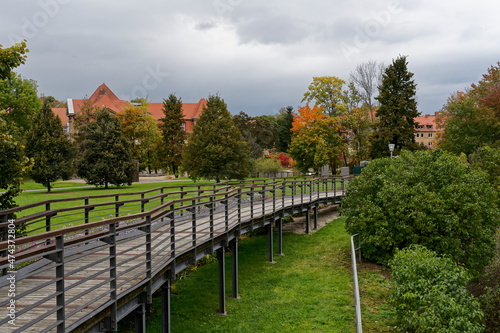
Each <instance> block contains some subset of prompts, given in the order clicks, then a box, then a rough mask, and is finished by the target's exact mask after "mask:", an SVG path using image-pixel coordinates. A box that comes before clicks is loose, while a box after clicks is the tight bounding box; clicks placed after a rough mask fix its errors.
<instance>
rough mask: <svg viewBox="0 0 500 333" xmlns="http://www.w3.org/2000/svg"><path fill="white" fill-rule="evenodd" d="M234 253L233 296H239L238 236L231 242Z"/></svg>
mask: <svg viewBox="0 0 500 333" xmlns="http://www.w3.org/2000/svg"><path fill="white" fill-rule="evenodd" d="M229 245H230V247H231V253H232V258H231V260H232V269H231V273H232V278H233V295H232V297H233V298H239V297H238V238H235V239H234V240H232V241H231V242H230V243H229Z"/></svg>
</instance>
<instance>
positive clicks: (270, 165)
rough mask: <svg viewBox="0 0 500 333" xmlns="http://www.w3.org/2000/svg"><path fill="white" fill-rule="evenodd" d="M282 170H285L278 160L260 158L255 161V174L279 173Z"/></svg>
mask: <svg viewBox="0 0 500 333" xmlns="http://www.w3.org/2000/svg"><path fill="white" fill-rule="evenodd" d="M281 170H283V168H282V167H281V163H280V161H278V160H274V159H271V158H259V159H257V160H256V161H255V165H254V171H255V172H279V171H281Z"/></svg>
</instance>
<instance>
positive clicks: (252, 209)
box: [239, 184, 255, 231]
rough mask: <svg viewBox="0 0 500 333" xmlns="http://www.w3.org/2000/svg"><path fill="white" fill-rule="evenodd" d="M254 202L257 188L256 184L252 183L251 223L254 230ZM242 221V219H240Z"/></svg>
mask: <svg viewBox="0 0 500 333" xmlns="http://www.w3.org/2000/svg"><path fill="white" fill-rule="evenodd" d="M254 202H255V188H254V184H252V189H251V190H250V223H251V226H252V231H253V211H254V208H253V207H254ZM239 222H240V223H241V221H239Z"/></svg>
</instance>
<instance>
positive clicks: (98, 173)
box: [77, 108, 135, 188]
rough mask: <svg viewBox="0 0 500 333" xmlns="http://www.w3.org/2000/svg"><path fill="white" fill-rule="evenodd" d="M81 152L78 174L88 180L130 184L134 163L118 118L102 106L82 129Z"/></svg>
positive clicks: (95, 183) (95, 182) (105, 184)
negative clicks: (93, 118) (92, 119)
mask: <svg viewBox="0 0 500 333" xmlns="http://www.w3.org/2000/svg"><path fill="white" fill-rule="evenodd" d="M81 135H82V136H81V137H82V139H83V141H82V143H81V148H80V149H81V156H80V157H79V159H78V162H77V168H78V173H77V174H78V176H79V177H81V178H84V179H86V181H87V183H88V184H92V185H96V186H98V185H104V186H105V188H108V184H114V185H118V186H120V185H123V184H128V185H130V184H132V181H133V179H134V173H135V165H134V162H133V161H132V157H131V154H130V150H129V148H128V144H127V140H126V139H125V137H123V130H122V127H121V123H120V120H118V118H117V117H116V116H115V115H113V114H112V113H111V111H110V110H108V109H106V108H103V109H100V110H99V111H97V113H96V114H95V120H94V121H91V122H89V123H88V124H87V125H86V126H85V128H84V130H83V132H82V133H81Z"/></svg>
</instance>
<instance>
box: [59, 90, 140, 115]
mask: <svg viewBox="0 0 500 333" xmlns="http://www.w3.org/2000/svg"><path fill="white" fill-rule="evenodd" d="M89 101H90V103H92V105H93V106H97V107H106V108H108V109H111V110H112V111H114V112H116V113H118V112H120V111H123V110H124V109H125V108H126V107H127V106H130V102H128V101H122V100H120V99H119V98H118V97H117V96H116V95H115V94H114V93H113V92H112V91H111V89H109V88H108V86H107V85H106V84H104V83H103V84H101V85H100V86H99V87H98V88H97V89H96V90H95V91H94V93H93V94H92V95H91V96H90V98H89ZM84 102H85V100H84V99H68V114H70V115H72V114H79V113H80V110H81V108H82V106H83V104H84Z"/></svg>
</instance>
